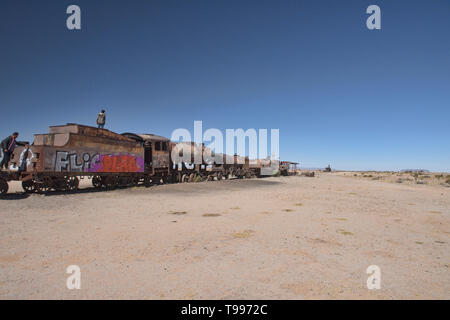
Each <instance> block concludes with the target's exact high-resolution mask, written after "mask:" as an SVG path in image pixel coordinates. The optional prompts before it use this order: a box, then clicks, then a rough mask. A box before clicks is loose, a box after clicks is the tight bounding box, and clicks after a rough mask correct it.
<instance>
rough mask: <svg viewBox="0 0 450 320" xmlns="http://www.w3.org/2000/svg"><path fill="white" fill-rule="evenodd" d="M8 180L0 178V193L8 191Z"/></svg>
mask: <svg viewBox="0 0 450 320" xmlns="http://www.w3.org/2000/svg"><path fill="white" fill-rule="evenodd" d="M8 189H9V187H8V182H7V181H6V180H5V179H2V178H0V195H4V194H7V193H8Z"/></svg>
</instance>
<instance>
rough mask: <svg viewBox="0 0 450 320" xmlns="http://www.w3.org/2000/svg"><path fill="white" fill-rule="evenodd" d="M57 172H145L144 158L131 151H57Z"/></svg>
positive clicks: (55, 161)
mask: <svg viewBox="0 0 450 320" xmlns="http://www.w3.org/2000/svg"><path fill="white" fill-rule="evenodd" d="M54 163H55V167H54V170H55V172H62V171H69V172H96V173H99V172H144V158H143V157H140V156H137V155H135V154H130V153H114V154H97V153H93V154H89V153H87V152H85V153H82V154H80V155H79V154H77V153H75V152H70V151H57V152H56V155H55V160H54Z"/></svg>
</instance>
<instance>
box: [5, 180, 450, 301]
mask: <svg viewBox="0 0 450 320" xmlns="http://www.w3.org/2000/svg"><path fill="white" fill-rule="evenodd" d="M427 176H428V177H427ZM447 178H448V176H446V175H445V174H444V175H442V176H441V175H439V174H426V173H421V174H420V175H419V174H417V173H392V172H386V173H375V172H372V173H368V172H333V173H319V172H316V175H315V177H305V176H291V177H273V178H264V179H250V180H246V179H243V180H237V179H236V180H227V181H225V180H224V181H211V182H199V183H188V184H173V185H159V186H152V187H149V188H146V187H134V188H128V189H117V190H111V191H101V192H98V191H96V190H94V189H92V188H89V187H88V185H89V183H90V182H89V180H83V181H82V182H83V183H82V186H83V189H82V190H80V191H79V192H77V193H49V194H46V195H39V194H33V195H25V194H23V193H22V192H21V188H20V186H19V185H18V184H17V183H11V185H10V186H11V188H10V194H8V195H7V196H5V197H3V198H1V199H0V208H1V209H0V298H1V299H94V298H99V299H449V298H450V188H449V184H448V183H447V182H446V179H447ZM69 265H78V266H79V267H80V269H81V289H80V290H69V289H67V287H66V279H67V277H69V274H67V273H66V268H67V267H68V266H69ZM370 265H377V266H379V268H380V270H381V288H380V289H378V290H377V289H373V290H369V289H368V288H367V285H366V280H367V278H368V276H369V275H368V274H366V269H367V267H368V266H370Z"/></svg>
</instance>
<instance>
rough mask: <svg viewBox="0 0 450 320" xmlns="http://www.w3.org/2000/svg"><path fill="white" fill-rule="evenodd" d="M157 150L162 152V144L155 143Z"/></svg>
mask: <svg viewBox="0 0 450 320" xmlns="http://www.w3.org/2000/svg"><path fill="white" fill-rule="evenodd" d="M155 150H156V151H161V142H159V141H158V142H155Z"/></svg>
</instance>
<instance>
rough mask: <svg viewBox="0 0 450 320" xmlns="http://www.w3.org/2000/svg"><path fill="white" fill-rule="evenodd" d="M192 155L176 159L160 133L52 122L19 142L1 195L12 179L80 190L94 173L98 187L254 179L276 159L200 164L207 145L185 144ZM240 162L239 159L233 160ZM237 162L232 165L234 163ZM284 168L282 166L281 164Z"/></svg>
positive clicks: (38, 187)
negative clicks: (31, 139) (196, 161)
mask: <svg viewBox="0 0 450 320" xmlns="http://www.w3.org/2000/svg"><path fill="white" fill-rule="evenodd" d="M185 144H188V147H189V148H191V150H190V151H191V159H190V161H186V162H184V163H173V162H172V160H171V152H172V150H173V149H174V148H175V147H176V145H177V144H176V143H173V142H171V141H170V140H169V139H167V138H165V137H162V136H157V135H154V134H135V133H129V132H127V133H123V134H118V133H114V132H111V131H109V130H107V129H98V128H95V127H90V126H85V125H79V124H73V123H69V124H66V125H62V126H51V127H50V129H49V133H47V134H36V135H35V136H34V142H33V144H31V145H30V144H28V143H24V142H23V143H18V145H17V147H16V149H15V150H14V153H13V154H12V157H11V160H10V162H9V164H8V169H9V170H7V171H1V172H0V194H5V193H7V192H8V181H11V180H16V181H21V182H22V187H23V189H24V190H25V191H26V192H47V191H49V190H56V191H63V190H76V189H78V185H79V179H80V178H84V177H89V178H91V179H92V184H93V186H94V187H96V188H111V187H126V186H132V185H138V184H141V183H142V184H145V185H151V184H160V183H175V182H192V181H203V180H214V179H216V180H222V179H224V178H225V179H227V178H229V177H232V176H234V177H237V178H244V177H245V178H251V177H258V176H261V175H262V170H264V169H267V168H269V169H270V168H271V165H272V164H271V162H270V160H253V161H251V160H249V159H248V157H238V156H237V155H235V156H234V158H233V159H231V158H232V157H233V156H229V155H224V154H220V155H218V156H219V157H222V159H223V161H222V163H219V164H217V163H208V162H206V161H204V160H203V157H202V163H201V164H194V158H195V155H196V154H197V155H198V153H201V155H203V154H204V153H205V151H206V150H205V146H204V145H201V146H197V145H196V144H195V143H185ZM231 160H234V161H231ZM231 162H232V163H231ZM277 169H278V167H277Z"/></svg>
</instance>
